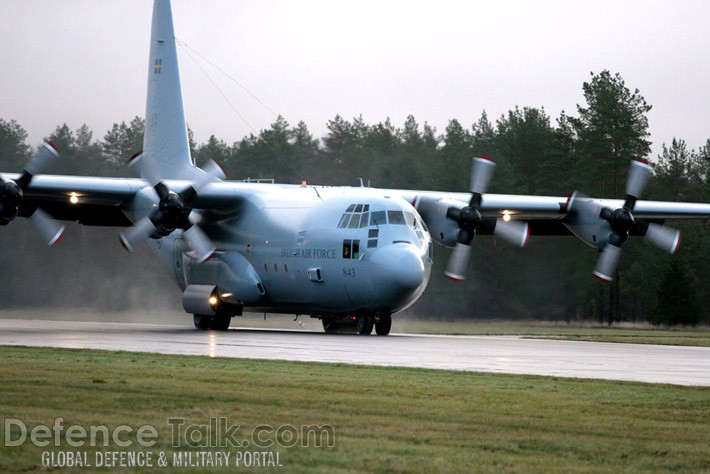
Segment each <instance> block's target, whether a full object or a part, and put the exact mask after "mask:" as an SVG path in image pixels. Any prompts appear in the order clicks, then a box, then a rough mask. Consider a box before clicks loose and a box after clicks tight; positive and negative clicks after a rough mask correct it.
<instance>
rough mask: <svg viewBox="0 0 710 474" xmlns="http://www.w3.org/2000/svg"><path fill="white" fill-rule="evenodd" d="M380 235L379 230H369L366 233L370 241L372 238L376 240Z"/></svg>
mask: <svg viewBox="0 0 710 474" xmlns="http://www.w3.org/2000/svg"><path fill="white" fill-rule="evenodd" d="M379 235H380V229H370V230H368V231H367V237H368V238H370V239H372V238H377V237H378V236H379Z"/></svg>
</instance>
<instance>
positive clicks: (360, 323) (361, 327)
mask: <svg viewBox="0 0 710 474" xmlns="http://www.w3.org/2000/svg"><path fill="white" fill-rule="evenodd" d="M374 325H375V318H373V317H372V316H366V315H360V316H358V317H357V333H358V334H361V335H363V336H369V335H370V334H372V327H373V326H374Z"/></svg>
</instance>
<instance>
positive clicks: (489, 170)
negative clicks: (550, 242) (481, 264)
mask: <svg viewBox="0 0 710 474" xmlns="http://www.w3.org/2000/svg"><path fill="white" fill-rule="evenodd" d="M495 166H496V164H495V162H494V161H493V160H492V159H491V158H489V157H487V156H476V157H474V158H473V168H472V170H471V187H470V188H471V189H470V190H471V199H470V200H469V203H468V205H467V206H464V207H462V208H458V207H454V206H452V207H449V208H448V209H447V211H446V217H448V218H449V219H452V220H454V221H455V222H456V223H457V224H458V226H459V233H458V236H457V238H456V240H457V242H456V246H455V247H454V250H453V252H452V253H451V257H449V263H448V265H447V266H446V272H445V275H446V277H447V278H449V279H451V280H454V281H461V280H464V279H465V277H466V269H467V268H468V261H469V259H470V257H471V242H472V241H473V239H474V238H475V237H476V230H477V229H478V227H479V226H480V225H481V223H483V221H484V218H483V216H482V215H481V202H482V200H483V194H484V193H485V192H486V189H488V184H489V183H490V181H491V179H492V178H493V171H494V170H495ZM493 234H494V235H497V236H499V237H500V238H502V239H504V240H507V241H508V242H511V243H513V244H515V245H518V246H520V247H524V246H525V245H526V244H527V242H528V239H529V237H530V229H529V227H528V224H527V222H520V221H510V220H507V221H506V220H505V219H496V221H495V228H494V229H493Z"/></svg>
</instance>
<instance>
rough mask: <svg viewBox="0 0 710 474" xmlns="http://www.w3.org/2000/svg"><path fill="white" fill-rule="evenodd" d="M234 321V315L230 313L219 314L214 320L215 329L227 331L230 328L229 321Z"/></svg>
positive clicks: (213, 327)
mask: <svg viewBox="0 0 710 474" xmlns="http://www.w3.org/2000/svg"><path fill="white" fill-rule="evenodd" d="M231 322H232V316H231V315H229V314H217V315H216V316H215V317H214V319H213V320H212V327H211V328H210V329H213V330H215V331H226V330H227V329H229V323H231Z"/></svg>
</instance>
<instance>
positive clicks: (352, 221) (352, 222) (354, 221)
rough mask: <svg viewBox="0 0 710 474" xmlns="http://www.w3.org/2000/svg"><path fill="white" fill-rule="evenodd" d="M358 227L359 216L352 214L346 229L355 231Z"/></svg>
mask: <svg viewBox="0 0 710 474" xmlns="http://www.w3.org/2000/svg"><path fill="white" fill-rule="evenodd" d="M358 227H360V214H353V215H352V217H351V218H350V223H349V224H348V229H357V228H358Z"/></svg>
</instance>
